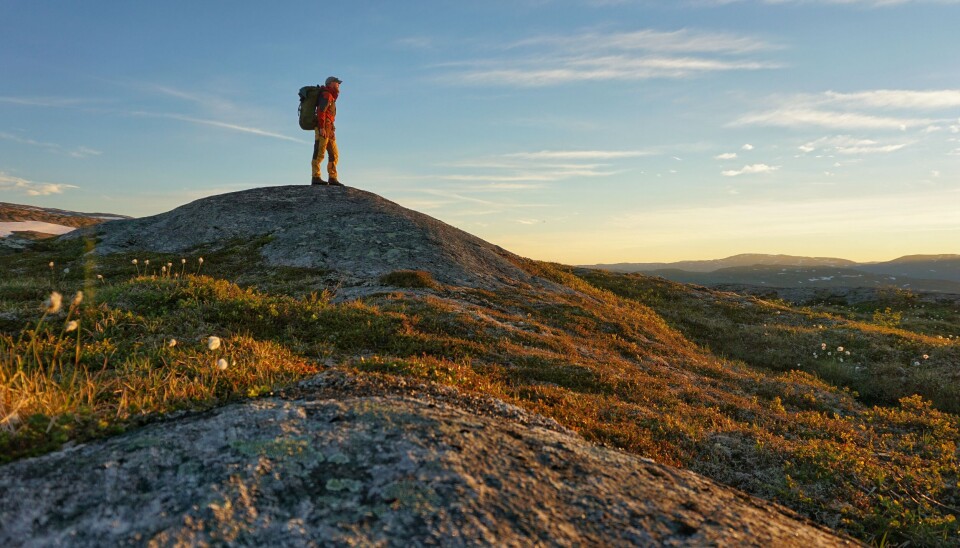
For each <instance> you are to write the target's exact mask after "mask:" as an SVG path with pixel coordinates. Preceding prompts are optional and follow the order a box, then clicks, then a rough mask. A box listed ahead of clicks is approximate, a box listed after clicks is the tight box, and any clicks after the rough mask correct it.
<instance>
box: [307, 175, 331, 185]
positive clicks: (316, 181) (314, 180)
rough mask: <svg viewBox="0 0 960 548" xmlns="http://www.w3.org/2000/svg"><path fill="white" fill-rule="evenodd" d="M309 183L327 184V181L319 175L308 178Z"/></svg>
mask: <svg viewBox="0 0 960 548" xmlns="http://www.w3.org/2000/svg"><path fill="white" fill-rule="evenodd" d="M310 184H311V185H325V184H327V182H326V181H324V180H323V179H321V178H320V177H314V178H312V179H310Z"/></svg>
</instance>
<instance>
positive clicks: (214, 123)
mask: <svg viewBox="0 0 960 548" xmlns="http://www.w3.org/2000/svg"><path fill="white" fill-rule="evenodd" d="M130 114H131V115H133V116H145V117H150V118H168V119H171V120H179V121H181V122H189V123H191V124H199V125H205V126H212V127H218V128H221V129H228V130H230V131H239V132H241V133H250V134H253V135H259V136H261V137H270V138H271V139H280V140H283V141H292V142H294V143H307V142H308V141H305V140H303V139H297V138H294V137H290V136H287V135H283V134H281V133H274V132H272V131H266V130H263V129H259V128H255V127H247V126H241V125H238V124H231V123H228V122H220V121H218V120H206V119H203V118H194V117H192V116H184V115H182V114H174V113H162V112H144V111H136V112H132V113H130Z"/></svg>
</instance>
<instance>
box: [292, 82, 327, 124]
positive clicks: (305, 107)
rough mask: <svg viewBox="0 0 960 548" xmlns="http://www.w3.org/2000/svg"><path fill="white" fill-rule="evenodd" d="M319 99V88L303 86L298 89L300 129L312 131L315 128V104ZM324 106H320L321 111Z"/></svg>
mask: <svg viewBox="0 0 960 548" xmlns="http://www.w3.org/2000/svg"><path fill="white" fill-rule="evenodd" d="M322 100H323V99H321V97H320V86H303V87H302V88H300V108H299V109H297V112H298V114H300V128H301V129H305V130H307V131H313V130H314V129H316V127H317V103H319V102H321V101H322ZM325 106H326V105H320V107H321V109H322V108H323V107H325Z"/></svg>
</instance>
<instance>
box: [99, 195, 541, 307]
mask: <svg viewBox="0 0 960 548" xmlns="http://www.w3.org/2000/svg"><path fill="white" fill-rule="evenodd" d="M90 231H94V232H95V233H96V235H97V237H98V239H99V243H98V245H97V247H96V250H95V251H96V253H101V254H107V253H116V252H124V251H139V250H142V251H153V252H169V253H178V252H184V251H189V250H196V249H205V248H213V249H216V248H218V247H221V246H223V245H225V244H226V243H228V242H231V241H236V240H251V239H261V238H264V239H265V240H266V241H267V243H265V244H264V245H263V247H262V248H261V254H262V255H263V257H264V259H265V260H266V261H267V263H268V264H272V265H283V266H296V267H309V268H321V269H329V270H334V271H337V272H340V273H342V274H344V275H346V276H348V277H351V278H361V279H362V278H375V277H378V276H380V275H383V274H386V273H389V272H393V271H396V270H424V271H427V272H430V273H431V274H432V275H433V277H434V278H435V279H436V280H437V281H439V282H441V283H445V284H451V285H458V286H470V287H482V288H493V287H501V286H504V285H516V284H517V283H518V282H519V283H529V282H532V281H534V279H533V277H532V276H530V275H529V274H527V273H526V272H525V271H523V270H522V269H521V268H519V267H518V266H517V265H516V264H515V262H514V261H516V260H517V259H518V258H517V257H516V256H515V255H513V254H512V253H509V252H508V251H506V250H504V249H502V248H500V247H498V246H495V245H493V244H490V243H488V242H485V241H483V240H481V239H480V238H477V237H476V236H473V235H471V234H468V233H466V232H464V231H462V230H460V229H457V228H454V227H452V226H450V225H448V224H446V223H443V222H441V221H438V220H436V219H434V218H432V217H430V216H428V215H424V214H422V213H418V212H416V211H412V210H410V209H407V208H404V207H401V206H399V205H397V204H395V203H393V202H391V201H389V200H386V199H384V198H382V197H380V196H378V195H376V194H373V193H370V192H365V191H362V190H357V189H354V188H347V187H320V188H317V187H311V186H306V185H301V186H278V187H264V188H255V189H251V190H245V191H241V192H233V193H229V194H222V195H218V196H211V197H208V198H203V199H200V200H197V201H194V202H191V203H189V204H186V205H183V206H181V207H178V208H176V209H174V210H172V211H169V212H167V213H161V214H159V215H154V216H151V217H144V218H140V219H131V220H119V221H113V222H109V223H104V224H103V225H100V226H97V227H95V228H91V229H88V230H87V232H86V233H87V234H89V233H90Z"/></svg>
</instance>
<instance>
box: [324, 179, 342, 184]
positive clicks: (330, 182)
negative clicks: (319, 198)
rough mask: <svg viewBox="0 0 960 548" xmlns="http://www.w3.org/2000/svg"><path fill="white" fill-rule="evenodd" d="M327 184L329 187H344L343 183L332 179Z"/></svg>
mask: <svg viewBox="0 0 960 548" xmlns="http://www.w3.org/2000/svg"><path fill="white" fill-rule="evenodd" d="M327 184H328V185H331V186H343V183H341V182H340V181H338V180H336V179H330V180H329V181H328V182H327Z"/></svg>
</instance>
